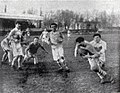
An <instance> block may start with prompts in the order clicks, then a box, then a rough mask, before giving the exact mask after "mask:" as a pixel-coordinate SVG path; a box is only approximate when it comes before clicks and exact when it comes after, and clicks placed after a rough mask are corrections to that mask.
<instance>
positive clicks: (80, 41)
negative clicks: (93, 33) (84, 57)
mask: <svg viewBox="0 0 120 93" xmlns="http://www.w3.org/2000/svg"><path fill="white" fill-rule="evenodd" d="M75 42H76V43H79V44H81V43H83V42H84V38H83V37H78V38H77V39H76V40H75Z"/></svg>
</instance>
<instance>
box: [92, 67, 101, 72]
mask: <svg viewBox="0 0 120 93" xmlns="http://www.w3.org/2000/svg"><path fill="white" fill-rule="evenodd" d="M91 70H92V71H95V72H98V71H99V70H98V67H97V66H93V67H91Z"/></svg>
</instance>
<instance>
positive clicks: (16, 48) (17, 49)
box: [11, 42, 24, 57]
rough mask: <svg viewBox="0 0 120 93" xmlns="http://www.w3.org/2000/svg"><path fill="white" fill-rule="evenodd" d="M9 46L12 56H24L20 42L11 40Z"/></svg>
mask: <svg viewBox="0 0 120 93" xmlns="http://www.w3.org/2000/svg"><path fill="white" fill-rule="evenodd" d="M11 48H12V52H13V56H14V57H16V56H19V55H22V56H24V54H23V48H22V46H21V44H20V43H15V42H11Z"/></svg>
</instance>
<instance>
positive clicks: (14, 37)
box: [7, 28, 23, 56]
mask: <svg viewBox="0 0 120 93" xmlns="http://www.w3.org/2000/svg"><path fill="white" fill-rule="evenodd" d="M18 37H19V38H18ZM21 37H22V32H21V31H20V30H18V29H17V28H14V29H13V30H11V32H10V33H9V35H8V37H7V38H9V39H10V40H11V48H12V51H13V56H18V55H23V50H22V46H21Z"/></svg>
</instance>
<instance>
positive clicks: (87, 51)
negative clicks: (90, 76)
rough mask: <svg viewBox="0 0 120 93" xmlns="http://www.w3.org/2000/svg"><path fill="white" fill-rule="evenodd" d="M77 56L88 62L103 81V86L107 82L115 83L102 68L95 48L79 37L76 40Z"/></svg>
mask: <svg viewBox="0 0 120 93" xmlns="http://www.w3.org/2000/svg"><path fill="white" fill-rule="evenodd" d="M77 54H79V55H80V56H81V57H83V58H85V59H87V60H88V62H89V64H90V68H91V70H92V71H94V72H96V73H97V75H98V76H99V77H100V79H101V83H102V84H104V83H107V82H109V83H113V82H114V80H113V78H112V77H111V76H110V75H108V74H107V72H106V71H104V70H103V69H102V68H101V67H100V64H99V57H100V54H99V53H98V52H97V51H96V50H95V48H94V47H93V46H92V45H91V44H89V43H86V42H85V40H84V38H83V37H78V38H77V39H76V45H75V51H74V56H75V57H77Z"/></svg>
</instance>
